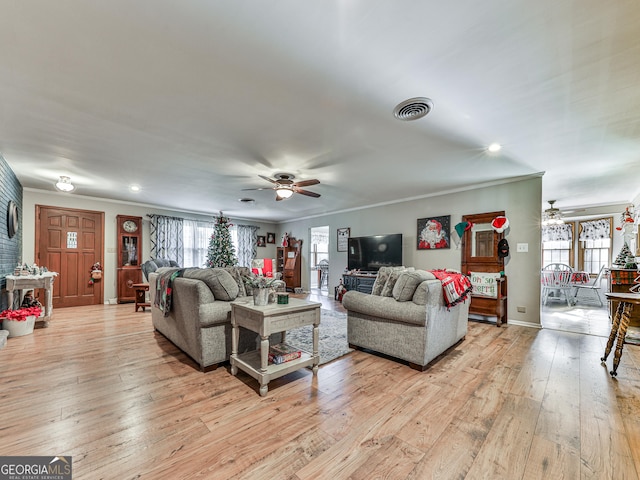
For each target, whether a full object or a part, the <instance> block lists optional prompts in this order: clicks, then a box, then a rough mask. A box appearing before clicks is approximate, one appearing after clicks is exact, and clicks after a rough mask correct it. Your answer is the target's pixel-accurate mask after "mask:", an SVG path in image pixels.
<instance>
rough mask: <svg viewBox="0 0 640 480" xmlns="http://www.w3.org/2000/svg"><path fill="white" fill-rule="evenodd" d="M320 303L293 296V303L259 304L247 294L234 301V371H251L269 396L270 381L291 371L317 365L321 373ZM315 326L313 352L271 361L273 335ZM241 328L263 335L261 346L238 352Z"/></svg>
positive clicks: (233, 373) (232, 313) (232, 359)
mask: <svg viewBox="0 0 640 480" xmlns="http://www.w3.org/2000/svg"><path fill="white" fill-rule="evenodd" d="M320 305H321V304H320V303H318V302H308V301H306V300H300V299H298V298H292V297H291V298H289V303H288V304H286V305H281V304H277V303H270V304H268V305H264V306H255V305H254V304H253V297H243V298H241V299H238V300H235V301H233V302H231V326H232V328H233V330H232V336H231V374H232V375H236V374H237V373H238V368H239V369H240V370H242V371H244V372H247V373H248V374H249V375H251V376H252V377H253V378H255V379H256V380H258V382H259V383H260V395H261V396H263V397H264V396H265V395H266V394H267V391H268V384H269V381H270V380H272V379H274V378H278V377H281V376H283V375H286V374H288V373H291V372H293V371H295V370H298V369H300V368H303V367H308V366H313V368H312V370H313V374H314V375H316V374H317V373H318V364H319V363H320V355H319V353H318V326H319V325H320ZM304 325H313V352H304V351H303V352H302V356H301V357H300V358H298V359H296V360H291V361H289V362H285V363H281V364H280V365H270V364H269V335H271V334H273V333H278V332H284V334H283V341H285V337H286V331H287V330H291V329H292V328H298V327H302V326H304ZM239 327H244V328H246V329H248V330H251V331H252V332H256V333H257V334H259V335H260V339H261V340H260V349H259V350H255V351H252V352H247V353H243V354H240V355H238V339H239V335H240V331H239Z"/></svg>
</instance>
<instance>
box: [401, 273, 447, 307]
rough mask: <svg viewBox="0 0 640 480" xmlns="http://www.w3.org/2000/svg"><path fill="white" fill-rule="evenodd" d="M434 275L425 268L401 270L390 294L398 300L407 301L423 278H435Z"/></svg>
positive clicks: (410, 298) (411, 297)
mask: <svg viewBox="0 0 640 480" xmlns="http://www.w3.org/2000/svg"><path fill="white" fill-rule="evenodd" d="M435 278H436V277H435V276H434V275H433V274H432V273H430V272H427V271H425V270H414V271H413V272H411V271H407V272H402V273H401V274H400V276H399V277H398V280H397V281H396V284H395V285H394V287H393V291H392V296H393V298H394V299H395V300H396V301H398V302H408V301H409V300H412V299H413V294H414V293H415V292H416V288H418V285H420V284H421V283H422V282H423V281H425V280H435Z"/></svg>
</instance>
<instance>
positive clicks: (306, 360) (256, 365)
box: [231, 350, 320, 397]
mask: <svg viewBox="0 0 640 480" xmlns="http://www.w3.org/2000/svg"><path fill="white" fill-rule="evenodd" d="M319 363H320V356H319V355H317V356H315V357H314V356H313V355H311V354H310V353H308V352H305V351H303V352H302V355H301V356H300V358H296V359H295V360H290V361H288V362H285V363H280V364H278V365H276V364H269V365H267V369H266V371H262V369H261V368H260V350H254V351H253V352H247V353H243V354H240V355H231V374H232V375H235V374H236V373H237V369H238V368H239V369H240V370H242V371H243V372H246V373H248V374H249V375H251V376H252V377H253V378H255V379H256V380H258V382H259V383H260V396H263V397H264V396H265V395H266V394H267V389H268V383H269V382H270V381H271V380H273V379H276V378H279V377H282V376H284V375H287V374H288V373H291V372H295V371H296V370H300V369H301V368H304V367H310V366H313V373H314V374H316V373H317V372H318V364H319Z"/></svg>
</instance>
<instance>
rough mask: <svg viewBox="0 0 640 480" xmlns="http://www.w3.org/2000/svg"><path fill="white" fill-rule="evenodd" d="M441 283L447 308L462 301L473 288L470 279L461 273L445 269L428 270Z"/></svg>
mask: <svg viewBox="0 0 640 480" xmlns="http://www.w3.org/2000/svg"><path fill="white" fill-rule="evenodd" d="M429 271H430V272H431V273H433V275H435V277H436V278H437V279H438V280H440V282H441V283H442V292H443V293H444V301H445V303H446V304H447V308H451V307H453V306H454V305H457V304H458V303H461V302H464V301H465V300H466V299H467V296H468V295H469V294H470V293H471V290H472V289H473V287H472V285H471V280H469V277H467V276H466V275H463V274H462V273H455V272H449V271H447V270H429Z"/></svg>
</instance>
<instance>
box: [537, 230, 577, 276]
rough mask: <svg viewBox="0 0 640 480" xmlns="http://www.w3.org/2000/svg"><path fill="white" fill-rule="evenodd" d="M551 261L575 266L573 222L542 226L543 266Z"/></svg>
mask: <svg viewBox="0 0 640 480" xmlns="http://www.w3.org/2000/svg"><path fill="white" fill-rule="evenodd" d="M550 263H566V264H567V265H569V266H571V267H573V263H574V262H573V224H570V223H567V224H564V225H556V226H549V227H542V267H543V268H544V266H545V265H549V264H550Z"/></svg>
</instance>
